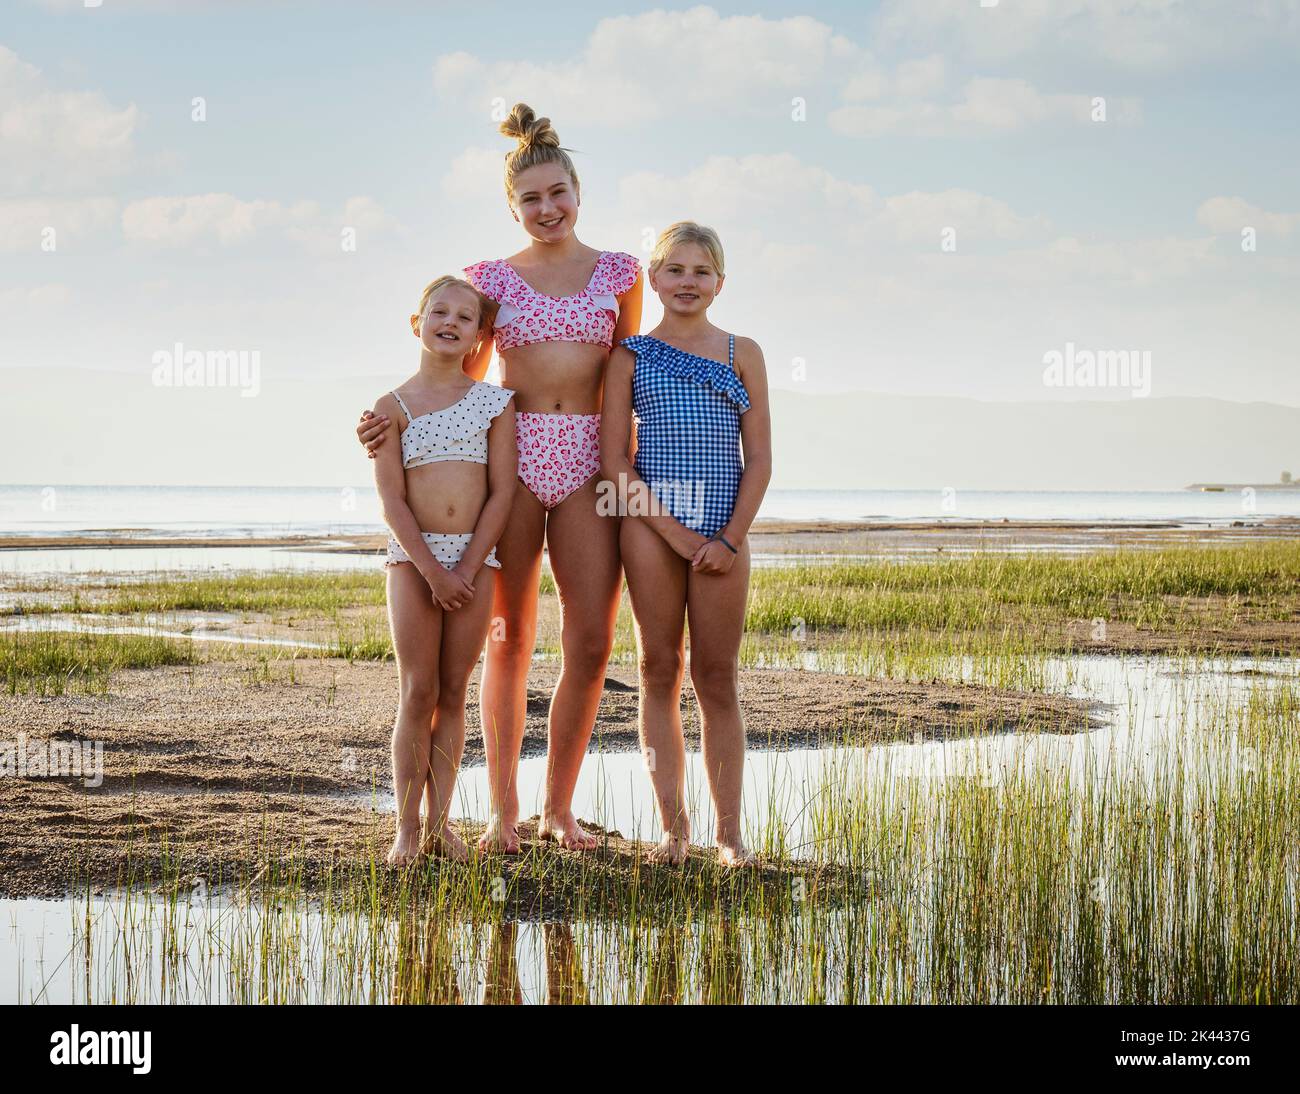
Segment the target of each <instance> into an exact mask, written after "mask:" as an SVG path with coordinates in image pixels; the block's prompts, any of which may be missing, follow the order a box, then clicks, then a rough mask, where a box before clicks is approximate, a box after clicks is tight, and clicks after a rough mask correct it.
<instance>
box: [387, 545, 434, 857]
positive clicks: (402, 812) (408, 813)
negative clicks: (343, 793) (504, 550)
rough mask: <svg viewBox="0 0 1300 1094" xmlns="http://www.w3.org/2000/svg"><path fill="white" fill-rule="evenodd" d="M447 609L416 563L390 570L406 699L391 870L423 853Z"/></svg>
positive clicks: (400, 715) (400, 714)
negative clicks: (423, 806)
mask: <svg viewBox="0 0 1300 1094" xmlns="http://www.w3.org/2000/svg"><path fill="white" fill-rule="evenodd" d="M442 615H443V613H442V608H441V607H439V606H438V604H437V602H436V601H435V600H434V599H433V593H432V592H431V591H430V589H429V586H428V583H427V582H426V581H425V580H424V578H423V577H421V576H420V573H419V571H418V570H416V568H415V567H414V565H412V564H411V563H409V562H401V563H398V564H397V565H396V566H389V567H388V623H389V626H390V627H391V628H392V632H393V651H394V653H395V654H396V656H397V673H398V678H399V680H400V682H401V697H400V699H399V700H398V704H397V721H396V723H395V724H394V726H393V793H394V794H395V795H396V796H397V838H396V839H395V840H394V841H393V846H392V848H391V849H390V850H389V852H388V859H387V861H388V864H389V865H390V866H406V865H407V864H409V863H410V862H412V861H414V859H415V858H416V856H417V855H418V853H419V849H420V798H421V797H423V795H424V784H425V781H426V780H427V779H428V777H429V743H430V737H431V725H432V722H433V713H434V710H435V709H436V708H437V705H438V655H439V646H440V643H441V637H442Z"/></svg>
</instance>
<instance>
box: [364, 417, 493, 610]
mask: <svg viewBox="0 0 1300 1094" xmlns="http://www.w3.org/2000/svg"><path fill="white" fill-rule="evenodd" d="M375 413H377V414H386V415H389V416H391V417H392V418H393V419H394V420H398V416H399V415H400V414H401V410H400V409H399V408H398V406H397V400H396V399H394V398H393V397H392V396H391V395H385V396H384V397H383V398H381V399H380V400H379V401H378V402H377V403H376V404H375ZM374 461H375V489H376V490H377V491H378V493H379V504H380V507H381V509H382V511H383V514H384V523H385V524H387V525H388V527H389V528H390V529H392V532H393V538H394V539H396V540H397V542H398V543H400V544H401V546H402V550H404V551H405V552H406V555H407V557H408V558H409V559H410V560H411V562H412V563H413V564H414V566H415V568H416V569H417V570H419V571H420V574H421V576H422V577H423V578H424V580H425V581H426V582H428V584H429V588H430V589H432V590H433V595H434V596H435V597H437V598H438V603H440V604H441V605H442V606H443V607H444V608H447V609H452V608H459V607H460V606H461V605H462V604H464V603H466V602H468V600H469V599H470V597H472V596H473V590H472V589H471V590H470V591H469V596H465V595H464V589H463V585H464V584H465V583H464V582H463V581H462V580H461V579H459V578H453V577H452V575H451V574H450V573H448V572H447V569H446V568H445V567H444V566H443V565H442V563H440V562H439V561H438V560H437V559H436V558H434V557H433V552H432V551H430V550H429V545H428V544H427V543H425V542H424V536H423V535H422V534H421V532H420V524H419V522H418V521H417V520H416V519H415V514H414V513H412V512H411V507H410V505H409V504H408V503H407V500H406V472H405V470H404V469H403V467H402V446H401V445H397V444H390V445H389V446H388V447H387V448H381V449H379V450H378V451H377V452H376V453H374Z"/></svg>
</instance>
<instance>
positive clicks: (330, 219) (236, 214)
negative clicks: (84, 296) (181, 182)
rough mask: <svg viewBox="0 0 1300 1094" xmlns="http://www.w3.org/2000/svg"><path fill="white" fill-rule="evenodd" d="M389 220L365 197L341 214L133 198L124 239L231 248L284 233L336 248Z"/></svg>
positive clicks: (212, 198) (230, 201)
mask: <svg viewBox="0 0 1300 1094" xmlns="http://www.w3.org/2000/svg"><path fill="white" fill-rule="evenodd" d="M393 223H394V222H393V220H392V218H391V217H389V216H388V215H387V214H386V213H385V212H384V211H383V209H382V208H381V207H380V206H379V204H378V203H377V202H375V201H374V200H373V199H371V198H368V197H354V198H350V199H349V200H348V202H347V203H346V204H345V205H344V207H343V209H342V211H341V212H339V213H329V212H327V211H326V210H325V209H324V208H323V207H322V206H321V205H320V203H319V202H315V201H298V202H294V203H293V204H291V205H286V204H283V203H281V202H278V201H266V200H260V199H258V200H252V201H245V200H243V199H241V198H237V197H235V196H234V195H233V194H191V195H186V196H175V197H152V198H144V199H142V200H140V201H133V202H131V203H130V204H129V205H127V207H126V208H125V209H124V210H123V212H122V233H123V235H124V236H125V238H126V240H127V242H129V243H136V244H144V245H148V246H154V247H164V248H175V247H203V246H210V245H216V246H220V247H231V246H236V245H240V244H246V243H250V242H252V241H254V240H255V239H257V238H258V237H264V236H267V235H276V234H278V235H282V236H283V237H285V238H287V239H290V240H293V241H294V242H297V243H300V244H303V245H305V246H307V247H308V248H311V249H317V250H321V251H327V250H338V249H339V240H340V232H341V231H342V230H343V229H344V228H355V229H356V231H357V235H358V244H359V245H360V240H361V237H362V234H363V233H370V234H376V233H378V232H381V231H384V230H386V229H387V228H389V227H391V226H392V224H393Z"/></svg>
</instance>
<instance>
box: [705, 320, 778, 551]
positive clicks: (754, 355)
mask: <svg viewBox="0 0 1300 1094" xmlns="http://www.w3.org/2000/svg"><path fill="white" fill-rule="evenodd" d="M736 374H737V375H738V376H739V377H740V378H741V382H742V383H744V385H745V389H746V390H747V391H748V392H749V409H748V410H746V411H745V412H744V413H742V414H741V416H740V443H741V448H742V450H743V453H744V469H743V470H742V471H741V474H740V487H739V489H737V491H736V504H735V505H734V506H733V507H732V510H731V519H730V520H728V521H727V523H726V524H725V525H723V527H722V528H721V529H720V530H719V533H718V534H719V535H720V536H723V537H725V538H726V540H727V542H728V543H730V544H731V546H732V547H735V548H736V549H737V550H739V549H740V545H741V543H743V542H744V539H745V537H746V536H747V535H749V526H750V525H751V524H753V523H754V518H755V517H756V516H757V515H758V509H759V506H760V505H762V504H763V495H764V494H765V493H766V492H767V484H768V482H770V481H771V478H772V416H771V410H770V404H769V401H768V392H767V365H766V364H765V362H764V361H763V351H762V350H761V349H759V348H758V343H757V342H755V341H754V340H753V339H751V338H737V339H736ZM734 560H735V555H734V554H733V553H732V551H731V550H730V549H729V548H728V547H727V545H726V544H725V543H721V542H718V541H714V542H710V543H706V544H705V545H704V546H703V547H701V548H700V549H699V550H698V551H697V552H696V554H695V556H694V557H693V558H692V560H691V563H692V566H693V567H694V569H695V570H696V571H697V572H699V573H705V574H725V573H726V572H727V571H728V570H730V569H731V564H732V562H733V561H734Z"/></svg>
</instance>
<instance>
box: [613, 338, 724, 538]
mask: <svg viewBox="0 0 1300 1094" xmlns="http://www.w3.org/2000/svg"><path fill="white" fill-rule="evenodd" d="M619 345H621V346H626V347H627V348H628V349H630V350H631V351H632V353H633V354H635V355H636V368H635V370H634V372H633V374H632V411H633V413H634V414H635V415H636V425H637V434H636V437H637V448H636V458H635V460H634V462H633V466H634V467H635V468H636V473H637V474H638V475H640V476H641V478H642V479H643V480H644V481H645V483H646V484H647V485H648V486H649V487H650V489H651V490H652V491H653V493H654V495H655V497H656V498H657V499H658V500H659V502H660V504H661V505H662V506H663V507H664V509H665V510H666V511H667V512H669V513H671V514H672V515H673V516H674V517H675V518H676V519H677V520H679V521H681V522H682V523H683V524H684V525H686V527H687V528H690V529H691V530H692V531H695V532H699V533H700V534H701V535H703V536H708V537H710V538H712V537H713V536H715V535H717V534H718V533H719V532H720V531H721V530H722V529H723V528H724V527H725V526H726V523H727V521H729V520H730V519H731V511H732V509H734V508H735V505H736V492H737V491H738V490H739V489H740V476H741V473H742V472H743V471H744V467H743V465H742V463H741V454H740V416H741V415H742V414H744V413H745V411H747V410H748V409H749V392H748V391H746V390H745V385H744V383H743V382H742V381H741V379H740V377H739V376H737V375H736V371H735V361H736V336H735V335H734V334H733V335H729V336H728V338H727V363H726V364H725V365H724V364H723V363H722V362H721V361H715V360H713V359H712V358H710V357H700V356H697V355H696V354H694V353H687V352H686V351H685V350H680V349H678V348H677V347H676V346H670V345H669V344H668V343H667V342H661V341H660V340H659V339H658V338H653V337H651V336H650V335H648V334H636V335H633V336H632V337H631V338H624V339H623V340H622V341H621V342H620V343H619Z"/></svg>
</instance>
